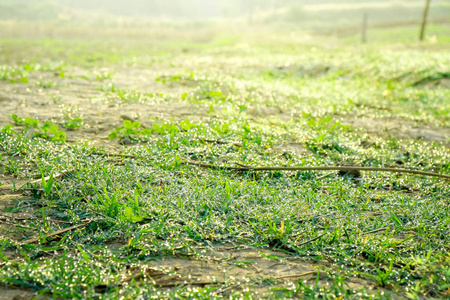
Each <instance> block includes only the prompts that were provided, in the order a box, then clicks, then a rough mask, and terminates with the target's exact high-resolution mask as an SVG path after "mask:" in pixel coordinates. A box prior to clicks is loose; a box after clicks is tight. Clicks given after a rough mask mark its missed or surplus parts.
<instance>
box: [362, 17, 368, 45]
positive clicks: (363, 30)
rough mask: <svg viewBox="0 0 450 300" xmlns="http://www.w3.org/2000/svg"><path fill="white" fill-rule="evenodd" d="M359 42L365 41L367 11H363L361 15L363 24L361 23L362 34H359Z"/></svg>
mask: <svg viewBox="0 0 450 300" xmlns="http://www.w3.org/2000/svg"><path fill="white" fill-rule="evenodd" d="M361 42H362V43H363V44H364V43H365V42H367V13H364V16H363V25H362V34H361Z"/></svg>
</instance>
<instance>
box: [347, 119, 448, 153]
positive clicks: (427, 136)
mask: <svg viewBox="0 0 450 300" xmlns="http://www.w3.org/2000/svg"><path fill="white" fill-rule="evenodd" d="M342 124H343V125H350V126H353V127H354V128H357V129H364V130H365V131H367V133H369V134H374V135H377V136H380V137H385V138H386V137H387V138H389V137H398V138H401V139H406V140H410V139H414V140H421V141H428V142H438V143H443V144H444V145H446V146H447V147H450V128H441V127H435V126H420V125H417V124H415V123H414V122H409V121H404V120H398V119H397V120H393V119H371V118H366V117H362V118H343V119H342Z"/></svg>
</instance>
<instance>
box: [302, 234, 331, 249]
mask: <svg viewBox="0 0 450 300" xmlns="http://www.w3.org/2000/svg"><path fill="white" fill-rule="evenodd" d="M324 235H325V233H322V234H319V235H318V236H316V237H315V238H313V239H310V240H307V241H304V242H303V243H300V244H298V245H296V246H303V245H306V244H309V243H311V242H314V241H315V240H318V239H320V238H321V237H323V236H324Z"/></svg>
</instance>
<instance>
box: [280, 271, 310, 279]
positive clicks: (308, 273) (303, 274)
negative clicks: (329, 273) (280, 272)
mask: <svg viewBox="0 0 450 300" xmlns="http://www.w3.org/2000/svg"><path fill="white" fill-rule="evenodd" d="M317 272H318V271H309V272H305V273H300V274H292V275H284V276H277V277H273V279H275V280H280V279H288V278H297V277H303V276H308V275H313V274H317Z"/></svg>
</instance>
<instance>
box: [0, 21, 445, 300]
mask: <svg viewBox="0 0 450 300" xmlns="http://www.w3.org/2000/svg"><path fill="white" fill-rule="evenodd" d="M187 30H189V29H187ZM417 31H418V30H417V27H414V26H409V25H408V26H399V27H396V28H395V29H394V30H393V29H390V28H377V29H373V30H372V31H371V34H372V37H373V39H372V42H371V43H368V44H365V45H360V44H359V42H358V41H359V38H358V36H357V35H354V34H351V33H350V34H348V35H346V36H345V37H343V38H337V37H335V36H334V37H329V36H323V37H315V38H312V36H311V35H310V34H309V33H305V32H304V33H302V32H296V31H293V32H290V33H288V32H285V31H282V32H276V31H275V32H274V31H267V32H265V33H258V32H253V31H248V32H241V33H237V32H234V33H233V32H231V33H230V32H227V33H226V34H222V35H219V36H214V37H213V38H210V35H209V33H208V32H207V31H205V32H204V34H205V37H204V38H201V37H200V38H199V40H196V39H193V40H194V41H193V40H192V39H182V38H179V39H177V40H173V39H172V40H171V39H159V40H158V39H147V40H145V39H135V38H129V39H125V40H121V41H114V40H113V39H105V38H103V39H93V40H80V39H74V38H72V39H70V38H66V39H51V38H47V39H39V40H37V39H29V40H26V39H17V38H7V39H6V38H5V39H2V40H0V48H1V51H0V61H1V64H0V107H1V108H0V110H1V113H0V158H1V160H0V172H1V175H0V209H1V211H2V212H1V214H0V232H1V246H0V258H1V261H2V262H1V263H0V282H2V283H4V284H5V285H4V286H2V287H1V288H0V290H1V291H0V292H1V293H3V294H4V295H21V296H23V297H25V298H27V297H28V298H30V297H33V296H35V295H40V296H41V297H42V298H43V299H46V298H51V297H56V298H74V299H153V298H154V299H163V298H177V299H178V298H180V299H211V298H233V299H239V298H244V299H255V298H259V297H266V298H277V299H278V298H292V297H294V298H295V297H296V298H303V299H309V298H311V299H315V298H319V299H405V298H406V299H423V298H448V297H450V254H449V247H450V202H449V199H450V186H449V178H450V177H449V176H450V150H449V149H450V129H449V128H450V100H449V99H450V89H449V87H450V73H449V71H450V70H449V66H450V56H449V49H450V44H449V39H448V35H446V34H448V29H447V28H446V27H445V26H444V25H439V24H435V25H431V26H430V27H429V31H428V33H429V36H430V37H431V38H429V39H428V40H427V41H426V42H423V43H417V42H415V41H414V40H415V39H416V36H417ZM191 33H192V32H191ZM191 33H190V34H191ZM109 34H110V33H108V36H109ZM177 37H178V35H177ZM395 37H398V38H395ZM400 37H401V38H400ZM257 167H259V168H263V167H273V168H274V169H270V170H257V169H254V168H257ZM279 167H330V168H331V167H332V168H334V169H330V170H284V169H281V168H279ZM339 167H341V168H342V167H348V168H350V169H351V168H354V167H371V168H380V169H378V171H361V170H339ZM386 168H395V169H396V170H397V171H399V172H386ZM402 170H403V171H405V172H406V171H407V170H415V171H423V172H429V173H433V174H428V175H423V174H422V175H421V174H410V173H405V172H403V171H402ZM433 175H435V176H433Z"/></svg>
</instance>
